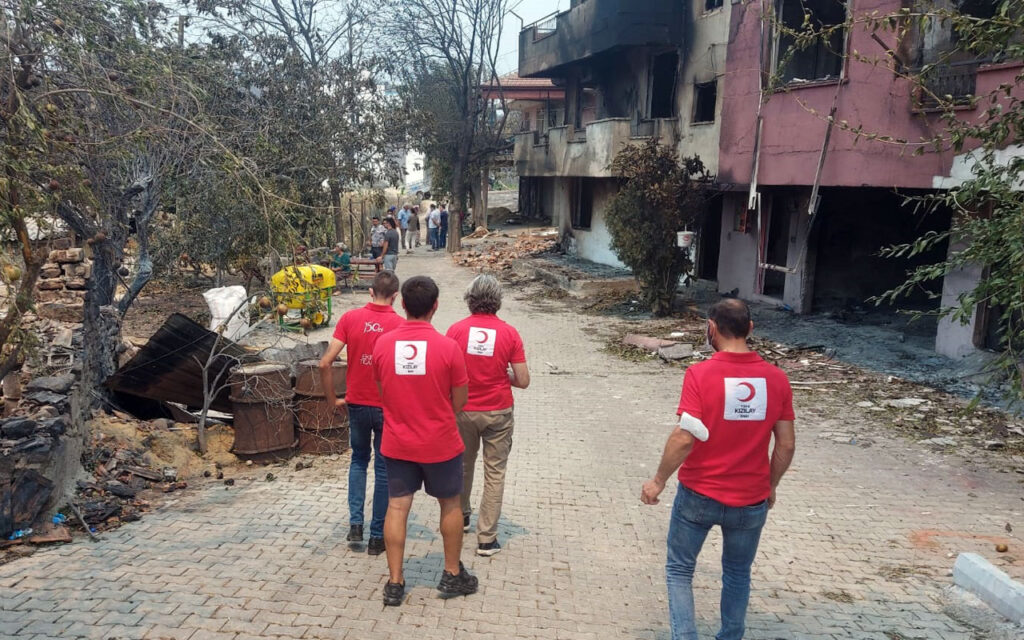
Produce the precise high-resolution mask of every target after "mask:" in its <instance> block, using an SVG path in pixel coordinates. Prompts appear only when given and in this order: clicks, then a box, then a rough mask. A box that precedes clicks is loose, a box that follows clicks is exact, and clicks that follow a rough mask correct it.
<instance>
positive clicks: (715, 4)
mask: <svg viewBox="0 0 1024 640" xmlns="http://www.w3.org/2000/svg"><path fill="white" fill-rule="evenodd" d="M721 8H722V0H704V12H705V13H709V12H711V11H714V10H715V9H721Z"/></svg>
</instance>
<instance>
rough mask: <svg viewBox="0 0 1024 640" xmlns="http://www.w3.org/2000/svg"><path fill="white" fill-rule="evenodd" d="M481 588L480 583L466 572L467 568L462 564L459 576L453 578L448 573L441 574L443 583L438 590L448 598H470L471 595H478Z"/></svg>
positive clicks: (440, 583) (438, 586)
mask: <svg viewBox="0 0 1024 640" xmlns="http://www.w3.org/2000/svg"><path fill="white" fill-rule="evenodd" d="M479 586H480V581H479V580H477V578H476V576H474V575H472V574H470V573H469V572H468V571H466V567H464V566H462V563H461V562H460V563H459V575H457V576H453V575H452V574H450V573H448V572H447V571H445V572H442V573H441V582H439V583H438V585H437V590H438V591H440V592H441V593H443V594H445V595H446V596H468V595H469V594H471V593H476V590H477V587H479Z"/></svg>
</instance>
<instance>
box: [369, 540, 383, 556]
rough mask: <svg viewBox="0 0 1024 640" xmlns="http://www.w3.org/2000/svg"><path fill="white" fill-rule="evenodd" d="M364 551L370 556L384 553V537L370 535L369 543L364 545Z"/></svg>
mask: <svg viewBox="0 0 1024 640" xmlns="http://www.w3.org/2000/svg"><path fill="white" fill-rule="evenodd" d="M366 553H367V554H369V555H371V556H379V555H380V554H382V553H384V538H374V537H373V536H370V544H368V545H366Z"/></svg>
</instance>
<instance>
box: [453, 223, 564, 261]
mask: <svg viewBox="0 0 1024 640" xmlns="http://www.w3.org/2000/svg"><path fill="white" fill-rule="evenodd" d="M479 231H480V229H477V232H479ZM484 231H485V235H487V234H486V230H484ZM467 237H469V238H473V237H483V236H476V235H474V234H471V235H469V236H467ZM557 242H558V234H531V233H521V234H520V235H519V236H518V237H517V238H516V240H515V242H514V243H512V244H511V245H509V244H494V245H489V246H487V247H481V248H480V249H470V250H464V251H459V252H458V253H456V254H454V255H453V256H452V258H453V259H454V260H455V264H458V265H461V266H463V267H472V268H474V269H487V270H490V271H506V270H509V269H511V268H512V266H513V264H514V263H515V261H516V260H522V259H524V258H530V257H532V256H536V255H539V254H542V253H547V252H549V251H553V250H554V249H555V246H556V244H557Z"/></svg>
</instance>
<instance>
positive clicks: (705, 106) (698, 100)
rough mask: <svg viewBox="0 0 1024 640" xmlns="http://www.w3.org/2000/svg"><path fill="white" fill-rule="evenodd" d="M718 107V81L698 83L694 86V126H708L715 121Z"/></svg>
mask: <svg viewBox="0 0 1024 640" xmlns="http://www.w3.org/2000/svg"><path fill="white" fill-rule="evenodd" d="M717 106H718V80H717V79H716V80H712V81H711V82H698V83H697V84H695V85H693V120H692V123H693V124H708V123H712V122H714V121H715V110H716V108H717Z"/></svg>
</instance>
